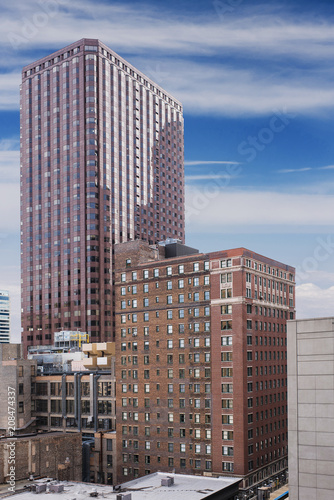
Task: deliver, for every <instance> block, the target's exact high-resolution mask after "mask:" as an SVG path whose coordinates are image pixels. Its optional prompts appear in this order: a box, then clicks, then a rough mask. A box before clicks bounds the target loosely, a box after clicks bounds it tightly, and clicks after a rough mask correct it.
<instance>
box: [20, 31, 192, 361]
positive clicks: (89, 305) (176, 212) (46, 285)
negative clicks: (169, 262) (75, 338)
mask: <svg viewBox="0 0 334 500" xmlns="http://www.w3.org/2000/svg"><path fill="white" fill-rule="evenodd" d="M182 113H183V110H182V105H181V103H180V102H179V101H177V100H176V99H175V98H174V97H172V96H171V95H170V94H168V93H167V92H166V91H165V90H164V89H162V88H161V87H159V86H158V85H156V84H155V83H154V82H152V81H151V80H150V79H149V78H148V77H147V76H145V75H144V74H143V73H141V72H140V71H138V70H137V69H136V68H134V67H133V66H132V65H131V64H129V63H128V62H127V61H125V60H124V59H122V58H121V57H120V56H118V55H117V54H116V53H115V52H113V51H112V50H111V49H109V48H108V47H107V46H106V45H104V44H103V43H101V42H100V41H99V40H96V39H82V40H80V41H78V42H75V43H73V44H71V45H69V46H67V47H65V48H63V49H61V50H58V51H57V52H55V53H53V54H51V55H48V56H47V57H44V58H42V59H40V60H39V61H36V62H34V63H32V64H29V65H28V66H26V67H25V68H24V69H23V72H22V85H21V177H22V187H21V213H22V216H21V263H22V265H21V269H22V271H21V272H22V288H21V290H22V327H23V334H22V342H23V344H24V348H25V351H26V349H27V347H28V346H31V345H37V344H38V345H46V344H52V343H53V334H54V332H56V331H59V330H60V329H64V330H71V329H74V330H75V329H79V330H82V331H86V332H87V333H88V334H89V337H90V341H91V342H98V341H110V340H112V339H113V336H114V324H113V310H112V293H113V292H112V272H113V269H112V254H113V245H114V244H115V243H120V242H124V241H128V240H134V239H139V238H140V239H143V240H146V241H148V242H149V243H154V242H158V241H160V240H163V239H166V238H167V237H173V238H178V239H180V240H182V241H183V240H184V165H183V163H184V162H183V115H182Z"/></svg>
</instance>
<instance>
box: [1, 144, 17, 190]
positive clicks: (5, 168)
mask: <svg viewBox="0 0 334 500" xmlns="http://www.w3.org/2000/svg"><path fill="white" fill-rule="evenodd" d="M0 178H1V183H7V182H11V183H15V182H17V183H19V180H20V152H19V151H4V150H1V145H0Z"/></svg>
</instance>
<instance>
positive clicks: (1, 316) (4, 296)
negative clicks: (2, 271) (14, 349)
mask: <svg viewBox="0 0 334 500" xmlns="http://www.w3.org/2000/svg"><path fill="white" fill-rule="evenodd" d="M9 341H10V300H9V293H8V292H7V291H5V290H0V343H1V344H3V343H6V344H8V343H9Z"/></svg>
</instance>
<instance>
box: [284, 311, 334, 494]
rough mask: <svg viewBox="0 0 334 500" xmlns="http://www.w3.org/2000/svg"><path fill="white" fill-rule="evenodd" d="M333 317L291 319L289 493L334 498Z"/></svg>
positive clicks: (289, 327) (289, 328) (289, 345)
mask: <svg viewBox="0 0 334 500" xmlns="http://www.w3.org/2000/svg"><path fill="white" fill-rule="evenodd" d="M333 325H334V318H315V319H303V320H297V321H291V322H289V323H288V334H287V336H288V393H289V401H288V402H289V405H288V407H289V412H288V417H289V498H290V499H291V500H302V499H306V498H312V499H313V498H319V499H325V498H333V497H334V480H333V470H334V455H333V445H334V398H333V389H334V364H333V359H334V328H333Z"/></svg>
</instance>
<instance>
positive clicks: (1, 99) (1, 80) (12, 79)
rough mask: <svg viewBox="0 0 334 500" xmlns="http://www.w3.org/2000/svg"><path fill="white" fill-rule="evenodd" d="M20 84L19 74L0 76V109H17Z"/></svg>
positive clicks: (3, 74) (2, 74)
mask: <svg viewBox="0 0 334 500" xmlns="http://www.w3.org/2000/svg"><path fill="white" fill-rule="evenodd" d="M20 83H21V75H20V73H1V74H0V109H3V110H8V109H19V106H20V90H19V85H20Z"/></svg>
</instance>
